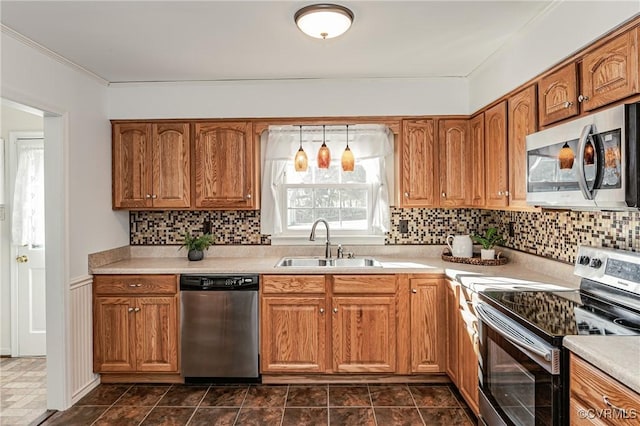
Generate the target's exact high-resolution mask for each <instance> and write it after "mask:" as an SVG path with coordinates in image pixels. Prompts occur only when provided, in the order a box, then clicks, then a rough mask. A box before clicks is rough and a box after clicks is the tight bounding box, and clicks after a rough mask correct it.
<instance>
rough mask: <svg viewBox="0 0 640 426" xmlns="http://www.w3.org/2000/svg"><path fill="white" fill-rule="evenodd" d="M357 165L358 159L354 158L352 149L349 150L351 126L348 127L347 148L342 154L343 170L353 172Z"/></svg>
mask: <svg viewBox="0 0 640 426" xmlns="http://www.w3.org/2000/svg"><path fill="white" fill-rule="evenodd" d="M355 165H356V159H355V158H354V156H353V152H352V151H351V148H349V126H348V125H347V147H346V148H345V149H344V152H343V153H342V170H343V171H345V172H352V171H353V169H354V168H355Z"/></svg>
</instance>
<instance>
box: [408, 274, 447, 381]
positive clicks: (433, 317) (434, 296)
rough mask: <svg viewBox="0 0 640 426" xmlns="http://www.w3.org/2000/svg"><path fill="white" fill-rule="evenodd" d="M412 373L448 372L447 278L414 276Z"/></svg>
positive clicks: (412, 284)
mask: <svg viewBox="0 0 640 426" xmlns="http://www.w3.org/2000/svg"><path fill="white" fill-rule="evenodd" d="M410 285H411V372H412V373H442V372H445V371H446V362H445V357H446V348H445V346H446V343H447V339H446V335H445V333H446V321H447V320H446V299H445V294H444V281H442V280H440V279H429V278H412V279H411V280H410Z"/></svg>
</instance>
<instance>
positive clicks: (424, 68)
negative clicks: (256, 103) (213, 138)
mask: <svg viewBox="0 0 640 426" xmlns="http://www.w3.org/2000/svg"><path fill="white" fill-rule="evenodd" d="M339 3H340V4H342V5H344V6H347V7H349V8H350V9H351V10H352V11H353V12H354V14H355V21H354V23H353V25H352V27H351V29H350V30H349V31H347V33H345V34H344V35H343V36H341V37H338V38H335V39H330V40H318V39H314V38H311V37H309V36H306V35H305V34H303V33H302V32H301V31H299V30H298V29H297V27H296V26H295V23H294V21H293V15H294V13H295V12H296V10H298V9H299V8H301V7H303V6H306V5H308V4H313V1H195V2H193V1H55V0H54V1H51V0H49V1H9V0H3V1H2V2H1V4H0V7H1V9H0V12H1V20H2V24H3V25H5V26H7V27H9V28H11V29H12V30H14V31H17V32H18V33H20V34H22V35H23V36H26V37H27V38H29V39H31V40H33V41H35V42H37V43H39V44H41V45H42V46H44V47H46V48H48V49H50V50H52V51H54V52H55V53H57V54H59V55H61V56H63V57H65V58H66V59H68V60H70V61H72V62H74V63H75V64H77V65H79V66H81V67H83V68H85V69H87V70H88V71H91V72H92V73H94V74H96V75H98V76H100V77H101V78H103V79H105V80H107V81H109V82H151V81H206V80H256V79H260V80H265V79H266V80H269V79H308V78H328V79H349V78H390V77H394V78H420V77H443V76H446V77H466V76H468V75H469V74H470V73H471V72H472V71H473V70H474V69H475V68H476V67H478V66H479V65H480V64H482V62H483V61H485V60H486V59H487V58H488V57H489V56H491V55H492V54H493V53H494V52H496V50H498V49H499V48H500V47H501V46H502V45H504V44H505V43H506V42H507V41H508V40H509V38H510V37H512V36H513V35H514V33H516V32H517V31H518V30H520V29H522V28H523V27H524V26H525V25H526V24H527V23H528V22H529V21H531V20H532V19H533V18H535V17H536V16H538V15H539V14H541V13H543V12H544V11H545V9H546V8H547V7H549V5H550V4H551V1H540V0H536V1H483V0H475V1H340V2H339Z"/></svg>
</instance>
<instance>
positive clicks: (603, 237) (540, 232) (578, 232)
mask: <svg viewBox="0 0 640 426" xmlns="http://www.w3.org/2000/svg"><path fill="white" fill-rule="evenodd" d="M401 220H407V221H408V231H409V232H407V233H400V232H399V228H400V221H401ZM129 222H130V231H131V232H130V243H131V245H132V246H136V245H179V244H181V240H182V236H183V235H184V233H185V232H186V231H191V232H201V231H202V230H203V226H204V224H205V222H208V223H210V224H211V231H212V232H213V233H214V234H215V235H216V244H222V245H269V244H270V243H271V239H270V236H269V235H263V234H261V233H260V212H259V211H132V212H130V213H129ZM491 226H496V227H498V228H499V229H501V230H502V231H503V232H504V233H505V235H506V234H507V233H508V231H509V228H510V227H511V228H512V230H513V235H511V236H508V239H507V242H506V244H505V246H506V247H509V248H512V249H515V250H519V251H522V252H524V253H529V254H535V255H539V256H543V257H546V258H549V259H553V260H557V261H561V262H566V263H573V262H575V255H576V251H577V248H578V245H581V244H582V245H590V246H596V247H609V248H616V249H622V250H629V251H635V252H640V212H637V211H636V212H574V211H556V210H544V211H542V212H528V211H503V210H482V209H469V208H463V209H441V208H434V209H427V208H412V209H401V208H396V207H392V208H391V230H390V232H388V233H387V236H386V241H385V243H386V244H387V245H442V244H445V239H446V237H447V235H449V234H452V233H476V232H483V231H484V230H486V229H487V228H488V227H491Z"/></svg>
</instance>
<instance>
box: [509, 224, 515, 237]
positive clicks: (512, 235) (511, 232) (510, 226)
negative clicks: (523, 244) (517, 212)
mask: <svg viewBox="0 0 640 426" xmlns="http://www.w3.org/2000/svg"><path fill="white" fill-rule="evenodd" d="M513 228H514V223H513V222H509V236H510V237H515V236H516V232H515V230H514V229H513Z"/></svg>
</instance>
